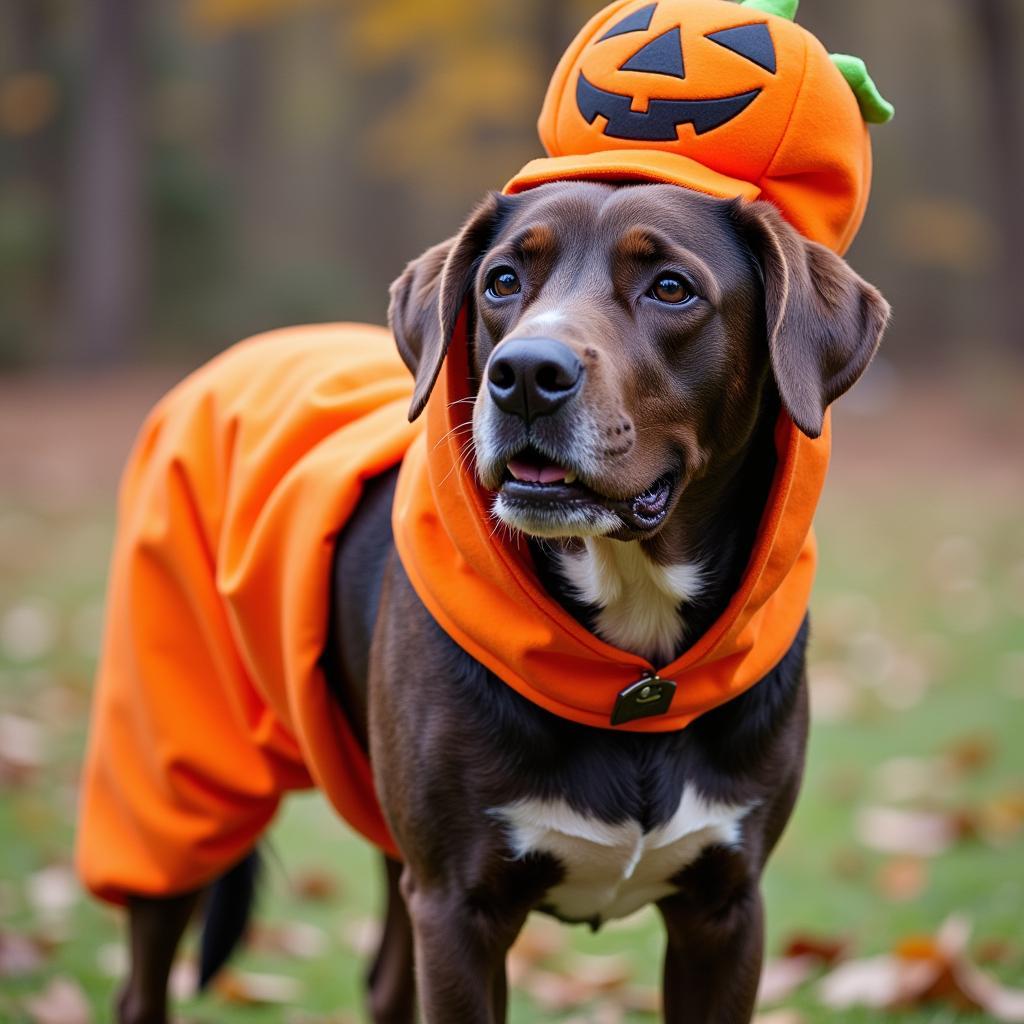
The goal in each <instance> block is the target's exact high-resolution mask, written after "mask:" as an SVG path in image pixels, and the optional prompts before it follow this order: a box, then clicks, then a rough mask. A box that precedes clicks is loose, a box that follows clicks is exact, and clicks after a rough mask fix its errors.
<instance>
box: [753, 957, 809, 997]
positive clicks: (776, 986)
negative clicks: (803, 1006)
mask: <svg viewBox="0 0 1024 1024" xmlns="http://www.w3.org/2000/svg"><path fill="white" fill-rule="evenodd" d="M817 964H818V961H817V960H816V958H815V957H813V956H810V955H804V956H789V957H782V958H780V959H777V960H768V961H767V962H766V963H765V965H764V967H763V968H762V969H761V983H760V985H759V987H758V990H757V1002H758V1004H759V1005H767V1004H770V1003H778V1002H781V1001H782V1000H783V999H788V998H789V996H791V995H792V994H793V993H794V992H795V991H796V990H797V989H798V988H799V987H800V986H801V985H803V984H804V982H806V981H807V979H808V978H810V976H811V975H812V974H813V973H814V969H815V967H816V966H817Z"/></svg>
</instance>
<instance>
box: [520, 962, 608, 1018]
mask: <svg viewBox="0 0 1024 1024" xmlns="http://www.w3.org/2000/svg"><path fill="white" fill-rule="evenodd" d="M520 988H522V990H523V991H524V992H526V993H527V994H528V995H529V996H530V998H531V999H533V1001H534V1002H535V1003H536V1004H537V1005H538V1006H540V1007H541V1008H542V1009H544V1010H553V1011H558V1010H568V1009H571V1008H572V1007H575V1006H580V1005H582V1004H583V1003H585V1002H587V1001H588V1000H589V999H590V998H591V996H592V995H593V989H592V988H591V987H590V986H589V985H584V984H581V983H580V982H578V981H577V980H576V979H575V978H572V977H570V976H569V975H567V974H560V973H556V972H555V971H542V970H532V971H529V972H528V973H527V974H526V976H525V977H524V978H523V979H522V981H521V982H520Z"/></svg>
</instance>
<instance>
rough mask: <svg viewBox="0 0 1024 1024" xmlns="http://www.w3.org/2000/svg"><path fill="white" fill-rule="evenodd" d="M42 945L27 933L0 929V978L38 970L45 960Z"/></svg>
mask: <svg viewBox="0 0 1024 1024" xmlns="http://www.w3.org/2000/svg"><path fill="white" fill-rule="evenodd" d="M45 959H46V957H45V951H44V949H43V947H42V946H40V944H39V943H38V942H36V941H35V940H34V939H31V938H29V937H28V936H27V935H19V934H18V933H17V932H5V931H0V978H14V977H17V976H18V975H20V974H31V973H32V972H33V971H38V970H39V968H40V967H42V966H43V963H44V961H45Z"/></svg>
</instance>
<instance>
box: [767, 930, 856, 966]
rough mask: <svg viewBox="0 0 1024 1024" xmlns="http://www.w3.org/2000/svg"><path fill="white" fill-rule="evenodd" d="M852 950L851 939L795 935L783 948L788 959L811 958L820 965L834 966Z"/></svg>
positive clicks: (783, 952)
mask: <svg viewBox="0 0 1024 1024" xmlns="http://www.w3.org/2000/svg"><path fill="white" fill-rule="evenodd" d="M849 950H850V940H849V939H834V938H829V937H827V936H824V935H806V934H802V933H798V934H796V935H793V936H792V937H791V938H790V939H789V940H788V941H787V942H786V944H785V946H784V947H783V951H782V955H783V956H786V957H797V956H809V957H813V959H815V960H816V961H817V962H818V963H822V964H834V963H835V962H836V961H838V960H841V959H842V958H843V957H845V956H846V954H847V953H848V952H849Z"/></svg>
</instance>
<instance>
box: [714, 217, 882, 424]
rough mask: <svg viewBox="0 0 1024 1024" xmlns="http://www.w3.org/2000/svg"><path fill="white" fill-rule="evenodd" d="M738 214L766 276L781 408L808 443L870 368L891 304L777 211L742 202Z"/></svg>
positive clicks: (767, 320)
mask: <svg viewBox="0 0 1024 1024" xmlns="http://www.w3.org/2000/svg"><path fill="white" fill-rule="evenodd" d="M732 213H733V217H734V219H735V220H736V221H737V222H738V224H739V227H740V231H741V234H742V235H743V236H744V237H745V239H746V241H747V244H748V245H749V246H750V248H751V250H752V252H753V254H754V257H755V259H756V260H757V262H758V264H759V266H760V268H761V273H762V277H763V281H764V297H765V325H766V330H767V335H768V354H769V359H770V362H771V368H772V373H773V375H774V377H775V383H776V385H777V387H778V389H779V395H780V397H781V398H782V403H783V405H784V406H785V407H786V410H787V411H788V412H789V415H790V416H791V417H792V418H793V422H794V423H796V425H797V426H798V427H799V428H800V429H801V430H802V431H803V432H804V433H805V434H806V435H807V436H808V437H818V436H820V434H821V430H822V426H823V421H824V418H825V410H826V409H827V408H828V407H829V406H830V405H831V404H832V403H833V402H834V401H835V400H836V399H837V398H838V397H839V396H840V395H842V394H844V393H845V392H846V391H848V390H849V389H850V388H851V387H852V386H853V384H854V383H855V382H856V380H857V379H858V378H859V377H860V375H861V374H862V373H863V372H864V371H865V369H867V366H868V363H870V362H871V357H872V356H873V355H874V354H875V350H876V349H877V348H878V343H879V341H881V338H882V332H883V331H884V330H885V325H886V324H887V323H888V321H889V304H888V303H887V302H886V301H885V299H883V298H882V296H881V294H880V293H879V292H878V290H877V289H876V288H874V287H872V286H871V285H870V284H868V283H867V282H866V281H864V280H863V279H862V278H860V277H859V276H858V275H857V274H855V273H854V272H853V270H851V269H850V267H849V265H848V264H847V263H846V262H845V261H844V260H842V259H841V258H840V257H839V256H837V255H836V254H835V253H834V252H832V250H831V249H827V248H826V247H825V246H823V245H818V243H817V242H811V241H808V240H807V239H806V238H804V237H803V235H801V234H800V233H799V232H797V231H796V230H795V229H794V228H793V227H791V226H790V225H789V224H787V223H786V221H784V220H783V218H782V216H781V214H780V213H779V212H778V211H777V210H776V209H775V207H774V206H772V205H771V204H770V203H767V202H755V203H749V202H738V203H736V204H735V205H734V206H733V208H732Z"/></svg>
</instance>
